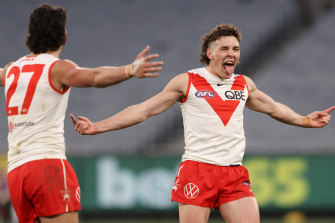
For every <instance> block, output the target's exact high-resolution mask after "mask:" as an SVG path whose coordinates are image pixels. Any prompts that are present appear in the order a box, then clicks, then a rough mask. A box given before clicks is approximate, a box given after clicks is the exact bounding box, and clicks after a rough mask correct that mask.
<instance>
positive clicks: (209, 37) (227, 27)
mask: <svg viewBox="0 0 335 223" xmlns="http://www.w3.org/2000/svg"><path fill="white" fill-rule="evenodd" d="M221 36H234V37H236V39H237V40H238V42H241V40H242V37H241V33H240V30H239V29H238V28H236V27H235V26H233V25H232V24H220V25H217V26H215V28H214V29H212V30H211V31H210V32H209V33H206V34H205V35H203V36H202V37H201V40H202V42H203V43H202V47H201V54H200V62H201V63H202V64H205V65H208V64H209V61H210V60H209V58H208V57H207V54H206V51H207V48H208V46H209V44H210V43H211V42H213V41H215V40H218V39H219V38H220V37H221Z"/></svg>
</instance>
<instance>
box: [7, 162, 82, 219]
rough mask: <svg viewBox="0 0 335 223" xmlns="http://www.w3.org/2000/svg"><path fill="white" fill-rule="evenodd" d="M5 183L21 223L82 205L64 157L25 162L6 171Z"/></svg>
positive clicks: (74, 178)
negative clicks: (6, 181)
mask: <svg viewBox="0 0 335 223" xmlns="http://www.w3.org/2000/svg"><path fill="white" fill-rule="evenodd" d="M8 186H9V192H10V197H11V201H12V204H13V207H14V209H15V212H16V214H17V217H18V220H19V222H20V223H34V222H35V218H36V217H38V216H52V215H57V214H61V213H65V212H70V211H76V210H80V209H81V205H80V187H79V184H78V180H77V175H76V173H75V172H74V170H73V169H72V167H71V165H70V164H69V162H68V161H67V160H62V159H44V160H36V161H32V162H28V163H25V164H23V165H22V166H19V167H18V168H15V169H14V170H12V171H10V172H9V174H8Z"/></svg>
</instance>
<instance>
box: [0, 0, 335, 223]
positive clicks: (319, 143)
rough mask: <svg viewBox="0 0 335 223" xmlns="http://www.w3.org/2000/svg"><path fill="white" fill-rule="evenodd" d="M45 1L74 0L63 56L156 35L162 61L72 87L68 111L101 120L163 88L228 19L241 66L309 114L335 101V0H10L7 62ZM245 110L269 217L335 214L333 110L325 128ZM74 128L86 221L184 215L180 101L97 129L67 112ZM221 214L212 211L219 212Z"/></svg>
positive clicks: (116, 59) (3, 194)
mask: <svg viewBox="0 0 335 223" xmlns="http://www.w3.org/2000/svg"><path fill="white" fill-rule="evenodd" d="M44 2H48V3H50V4H53V5H60V6H63V7H65V8H66V9H67V10H68V21H67V26H66V28H67V43H66V45H65V48H64V50H63V53H62V55H61V58H62V59H70V60H73V61H75V62H76V63H77V64H78V65H80V66H82V67H96V66H103V65H111V66H121V65H125V64H129V63H131V62H132V61H133V60H134V59H135V58H136V55H137V53H139V52H140V51H141V50H142V49H143V48H144V47H145V46H146V45H150V46H151V51H150V53H159V54H160V60H163V61H164V62H165V64H164V66H163V68H164V70H163V71H162V72H161V73H160V76H159V77H157V78H154V79H135V78H134V79H132V80H130V81H126V82H124V83H121V84H118V85H116V86H112V87H109V88H104V89H94V88H92V89H87V88H86V89H84V88H83V89H81V88H72V89H71V94H70V99H69V106H68V110H67V114H70V113H72V114H74V115H83V116H86V117H88V118H90V119H91V120H92V121H98V120H101V119H105V118H107V117H109V116H111V115H113V114H115V113H117V112H119V111H120V110H122V109H124V108H126V107H128V106H129V105H132V104H137V103H140V102H142V101H144V100H146V99H147V98H149V97H151V96H153V95H155V94H157V93H158V92H160V91H161V90H162V89H163V87H164V86H165V85H166V84H167V83H168V81H169V80H170V79H172V78H173V77H174V76H176V75H178V74H180V73H184V72H186V71H188V70H190V69H192V68H198V67H200V66H202V65H201V63H200V62H199V54H200V48H201V41H200V37H201V36H202V35H203V34H204V33H207V32H208V31H210V30H211V29H212V28H213V27H214V26H215V25H217V24H221V23H231V24H234V25H235V26H237V27H238V28H239V29H240V30H241V32H242V42H241V63H240V65H239V66H238V68H237V70H236V73H241V74H244V75H247V76H249V77H251V78H252V79H253V80H254V82H255V83H256V85H257V87H258V88H259V89H261V90H262V91H264V92H265V93H267V94H268V95H270V96H271V97H273V98H274V99H275V100H277V101H280V102H282V103H284V104H286V105H288V106H289V107H291V108H292V109H294V110H295V111H297V112H298V113H300V114H303V115H307V114H309V113H311V112H313V111H315V110H324V109H326V108H328V107H330V106H332V105H335V97H334V93H333V87H334V84H335V75H334V68H335V64H334V59H335V7H334V6H335V1H334V0H207V1H203V0H202V1H201V0H169V1H166V0H165V1H163V0H99V1H91V0H71V1H68V0H49V1H40V0H24V1H22V0H21V1H20V0H11V1H3V2H2V4H1V7H0V27H1V35H0V67H4V66H5V65H6V64H7V63H8V62H10V61H14V60H16V59H17V58H19V57H21V56H23V55H26V54H28V53H29V51H28V49H27V48H26V46H25V35H26V33H27V24H28V19H29V15H30V13H31V11H32V10H33V9H34V8H36V7H37V6H38V5H40V4H42V3H44ZM0 104H1V105H2V106H0V114H2V115H0V125H1V126H2V128H1V129H0V198H1V199H0V205H1V211H0V222H12V221H15V220H13V219H15V218H14V217H11V216H13V215H12V214H11V213H10V212H11V211H10V201H9V198H8V195H7V186H6V185H7V184H6V171H7V170H6V162H7V161H6V153H7V132H8V127H7V126H8V124H7V117H6V110H5V97H4V94H3V95H2V96H1V97H0ZM244 116H245V122H244V127H245V133H246V140H247V147H246V153H245V160H244V165H245V166H246V167H247V168H248V169H249V172H250V177H251V182H252V185H253V190H254V192H255V195H256V198H257V200H258V202H259V206H260V212H261V218H262V219H264V220H262V222H267V220H266V219H269V220H268V222H286V223H290V222H291V223H299V222H335V191H334V189H333V185H334V184H335V179H334V177H333V172H334V171H335V123H334V121H333V122H331V123H330V124H329V125H328V126H326V127H325V128H323V129H303V128H298V127H294V126H288V125H284V124H282V123H279V122H277V121H275V120H272V119H271V118H269V117H268V116H266V115H264V114H259V113H255V112H253V111H250V110H247V109H246V110H245V113H244ZM65 137H66V146H67V156H68V159H69V161H70V163H71V164H72V165H73V167H74V169H75V170H76V172H77V174H78V179H79V181H80V185H81V200H82V208H83V209H82V211H81V212H80V218H81V222H100V221H98V219H99V220H101V221H103V222H116V221H117V219H122V220H121V221H122V222H126V220H130V219H136V221H137V222H139V221H140V220H141V219H142V220H143V222H163V221H164V222H178V220H177V219H178V211H177V205H176V204H175V203H171V202H170V192H171V189H172V186H173V182H174V177H175V176H176V173H177V167H178V165H179V162H180V158H181V155H182V154H183V151H184V141H183V125H182V119H181V112H180V109H179V105H178V104H176V105H175V106H173V107H172V108H171V109H169V110H168V111H167V112H165V113H163V114H160V115H158V116H155V117H152V118H150V119H149V120H147V121H146V122H144V123H141V124H139V125H137V126H134V127H131V128H128V129H124V130H120V131H116V132H110V133H106V134H102V135H97V136H81V135H79V134H77V133H76V132H75V131H74V130H73V127H72V122H71V120H70V118H69V117H68V116H67V117H66V120H65ZM150 219H151V220H150ZM218 219H219V215H218V213H217V212H214V211H213V213H212V216H211V218H210V222H216V221H218ZM165 220H166V221H165ZM221 222H222V221H221Z"/></svg>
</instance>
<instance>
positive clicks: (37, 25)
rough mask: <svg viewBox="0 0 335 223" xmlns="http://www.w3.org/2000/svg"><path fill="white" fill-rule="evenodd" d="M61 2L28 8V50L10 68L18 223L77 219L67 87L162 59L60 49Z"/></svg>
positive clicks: (116, 77) (97, 82) (108, 79)
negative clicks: (69, 56) (94, 61)
mask: <svg viewBox="0 0 335 223" xmlns="http://www.w3.org/2000/svg"><path fill="white" fill-rule="evenodd" d="M66 20H67V12H66V10H65V9H64V8H62V7H58V6H51V5H48V4H43V5H41V6H39V7H37V8H36V9H35V10H34V11H33V12H32V14H31V16H30V20H29V30H28V35H27V37H26V44H27V46H28V48H29V49H30V51H31V53H30V54H29V55H27V56H24V57H22V58H20V59H18V60H17V61H16V62H13V63H10V64H8V65H7V66H6V67H5V71H4V73H3V75H2V76H1V82H0V84H2V85H4V84H5V93H6V101H7V103H6V106H7V116H8V125H9V134H8V144H9V152H8V172H9V173H8V184H9V190H10V196H11V201H12V204H13V206H14V209H15V211H16V214H17V216H18V220H19V222H20V223H34V222H42V223H48V222H57V223H76V222H79V219H78V210H80V208H81V205H80V188H79V185H78V180H77V176H76V174H75V172H74V171H73V169H72V167H71V165H70V164H69V163H68V162H67V160H66V156H65V143H64V117H65V112H66V108H67V104H68V97H69V93H70V87H71V86H74V87H107V86H110V85H113V84H117V83H119V82H121V81H124V80H127V79H130V78H131V77H138V78H143V77H156V76H157V75H159V73H158V72H159V71H160V70H161V69H162V67H161V66H162V64H163V62H161V61H156V62H153V61H152V60H153V59H156V58H158V54H152V55H147V53H148V51H149V46H147V47H146V48H145V49H144V50H143V51H142V52H140V53H139V54H138V56H137V58H136V60H135V62H133V63H132V64H129V65H126V66H120V67H111V66H104V67H96V68H83V67H79V66H78V65H77V64H75V63H74V62H72V61H69V60H61V59H59V56H60V54H61V52H62V49H63V46H64V44H65V42H66V30H65V23H66Z"/></svg>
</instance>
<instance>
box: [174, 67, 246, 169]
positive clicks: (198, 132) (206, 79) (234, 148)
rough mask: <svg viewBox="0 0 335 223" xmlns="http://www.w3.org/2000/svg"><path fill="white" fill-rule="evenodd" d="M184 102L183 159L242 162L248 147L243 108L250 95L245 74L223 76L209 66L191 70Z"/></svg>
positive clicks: (237, 163)
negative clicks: (246, 146)
mask: <svg viewBox="0 0 335 223" xmlns="http://www.w3.org/2000/svg"><path fill="white" fill-rule="evenodd" d="M188 74H189V83H188V89H187V93H186V97H185V99H184V100H183V101H181V102H180V107H181V111H182V116H183V124H184V134H185V136H184V137H185V153H184V155H183V157H182V161H185V160H193V161H198V162H203V163H209V164H214V165H219V166H229V165H241V164H242V159H243V155H244V151H245V136H244V128H243V110H244V107H245V103H246V100H247V98H248V95H249V89H248V86H247V83H246V81H245V79H244V77H243V76H242V75H237V74H233V75H232V77H231V78H229V79H221V78H219V77H216V76H214V75H212V74H211V73H209V72H208V71H207V70H206V69H205V68H198V69H194V70H191V71H189V72H188Z"/></svg>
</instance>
